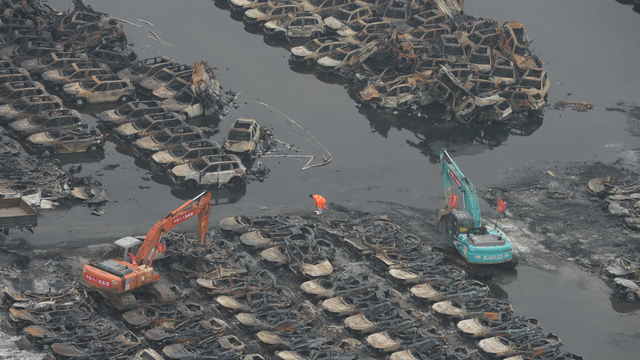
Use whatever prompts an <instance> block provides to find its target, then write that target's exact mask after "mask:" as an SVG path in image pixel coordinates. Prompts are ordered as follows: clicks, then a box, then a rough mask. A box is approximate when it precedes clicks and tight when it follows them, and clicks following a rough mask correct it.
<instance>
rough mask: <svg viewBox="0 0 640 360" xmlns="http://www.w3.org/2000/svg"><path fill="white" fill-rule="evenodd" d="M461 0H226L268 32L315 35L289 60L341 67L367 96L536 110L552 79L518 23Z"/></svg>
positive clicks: (481, 116) (415, 110)
mask: <svg viewBox="0 0 640 360" xmlns="http://www.w3.org/2000/svg"><path fill="white" fill-rule="evenodd" d="M462 3H463V2H461V1H460V2H459V1H447V2H445V1H436V0H303V1H297V0H292V1H280V2H276V1H273V0H255V1H252V0H230V7H231V9H232V11H244V17H243V20H244V22H246V23H247V24H250V25H262V26H263V28H264V33H265V36H267V37H270V38H288V39H294V38H309V37H311V38H314V39H313V40H311V41H309V42H308V43H306V44H305V45H302V46H298V47H294V48H293V49H291V53H292V54H291V58H290V63H291V64H292V65H295V64H306V65H316V74H322V75H337V76H340V77H342V78H343V79H344V80H346V81H348V82H349V83H351V84H352V86H353V87H354V88H355V90H356V93H357V97H358V99H359V100H360V102H361V103H363V104H369V105H371V106H375V107H378V108H382V109H388V110H394V111H395V110H403V111H405V112H408V113H412V114H418V115H419V114H421V113H422V112H423V110H424V109H425V108H426V107H427V106H429V105H431V104H433V103H441V104H443V105H444V106H445V107H446V112H445V119H447V120H449V119H455V120H457V121H459V122H462V123H469V122H471V121H473V120H476V121H479V122H493V121H497V122H502V121H504V120H506V119H508V118H509V117H510V116H511V114H513V113H519V112H525V111H538V110H541V109H542V107H543V106H544V104H545V102H546V100H545V99H546V97H547V93H548V90H549V86H550V82H549V79H548V76H547V71H546V70H545V69H544V68H542V65H543V63H542V61H541V60H540V59H539V58H538V56H537V55H534V53H533V48H532V47H531V42H530V41H529V38H528V37H527V34H526V31H525V28H524V26H523V25H522V24H520V23H518V22H506V23H504V24H503V25H502V26H500V25H499V24H498V23H497V22H496V21H495V20H493V19H483V18H475V17H472V16H469V15H465V14H463V12H462V11H463V9H462V5H463V4H462Z"/></svg>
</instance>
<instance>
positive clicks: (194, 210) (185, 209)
mask: <svg viewBox="0 0 640 360" xmlns="http://www.w3.org/2000/svg"><path fill="white" fill-rule="evenodd" d="M198 199H200V201H199V202H198V203H196V200H198ZM210 210H211V193H210V192H208V191H204V192H202V193H201V194H200V195H198V196H196V197H195V198H193V199H191V200H189V201H187V202H186V203H184V205H182V206H180V207H179V208H177V209H175V210H173V211H172V212H170V213H169V214H168V215H167V216H165V217H164V218H162V219H161V220H160V221H158V222H157V223H156V224H155V225H153V227H152V228H151V230H149V232H148V233H147V236H145V238H144V242H143V243H142V246H141V247H140V250H138V253H137V254H135V259H136V261H137V264H138V265H144V264H145V262H146V261H147V259H148V258H149V254H150V253H151V251H152V250H153V249H154V248H155V246H156V245H157V244H158V241H159V240H160V238H161V237H162V234H164V233H165V232H167V231H169V230H171V229H173V228H174V227H176V226H178V225H179V224H180V223H182V222H183V221H185V220H187V219H190V218H192V217H193V216H195V215H198V244H200V245H204V241H205V236H206V235H207V230H208V227H209V212H210ZM154 257H155V252H154ZM151 261H153V257H152V258H151V260H150V261H149V263H150V262H151Z"/></svg>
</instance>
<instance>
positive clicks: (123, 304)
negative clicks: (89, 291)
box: [98, 290, 138, 310]
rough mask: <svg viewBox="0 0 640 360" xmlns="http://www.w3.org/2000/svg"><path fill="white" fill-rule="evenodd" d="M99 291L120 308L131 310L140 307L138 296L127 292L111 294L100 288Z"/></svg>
mask: <svg viewBox="0 0 640 360" xmlns="http://www.w3.org/2000/svg"><path fill="white" fill-rule="evenodd" d="M98 293H99V294H100V295H102V297H103V298H105V300H107V301H108V302H109V303H110V304H111V305H113V306H115V307H116V309H118V310H129V309H135V308H136V307H138V301H137V300H136V297H135V296H134V295H133V294H132V293H130V292H125V293H122V294H109V293H107V292H104V291H100V290H98Z"/></svg>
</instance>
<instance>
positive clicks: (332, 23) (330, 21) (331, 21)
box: [324, 16, 344, 30]
mask: <svg viewBox="0 0 640 360" xmlns="http://www.w3.org/2000/svg"><path fill="white" fill-rule="evenodd" d="M324 24H325V25H327V26H328V27H330V28H331V29H333V30H340V29H342V28H343V27H344V24H343V23H342V22H340V21H339V20H338V19H336V18H334V17H333V16H330V17H328V18H326V19H324Z"/></svg>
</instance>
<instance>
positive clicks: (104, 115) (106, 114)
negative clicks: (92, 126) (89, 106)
mask: <svg viewBox="0 0 640 360" xmlns="http://www.w3.org/2000/svg"><path fill="white" fill-rule="evenodd" d="M95 116H96V117H97V118H98V120H102V121H111V120H116V119H120V118H122V116H120V115H118V114H116V111H115V110H107V111H103V112H99V113H97V114H95Z"/></svg>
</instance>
